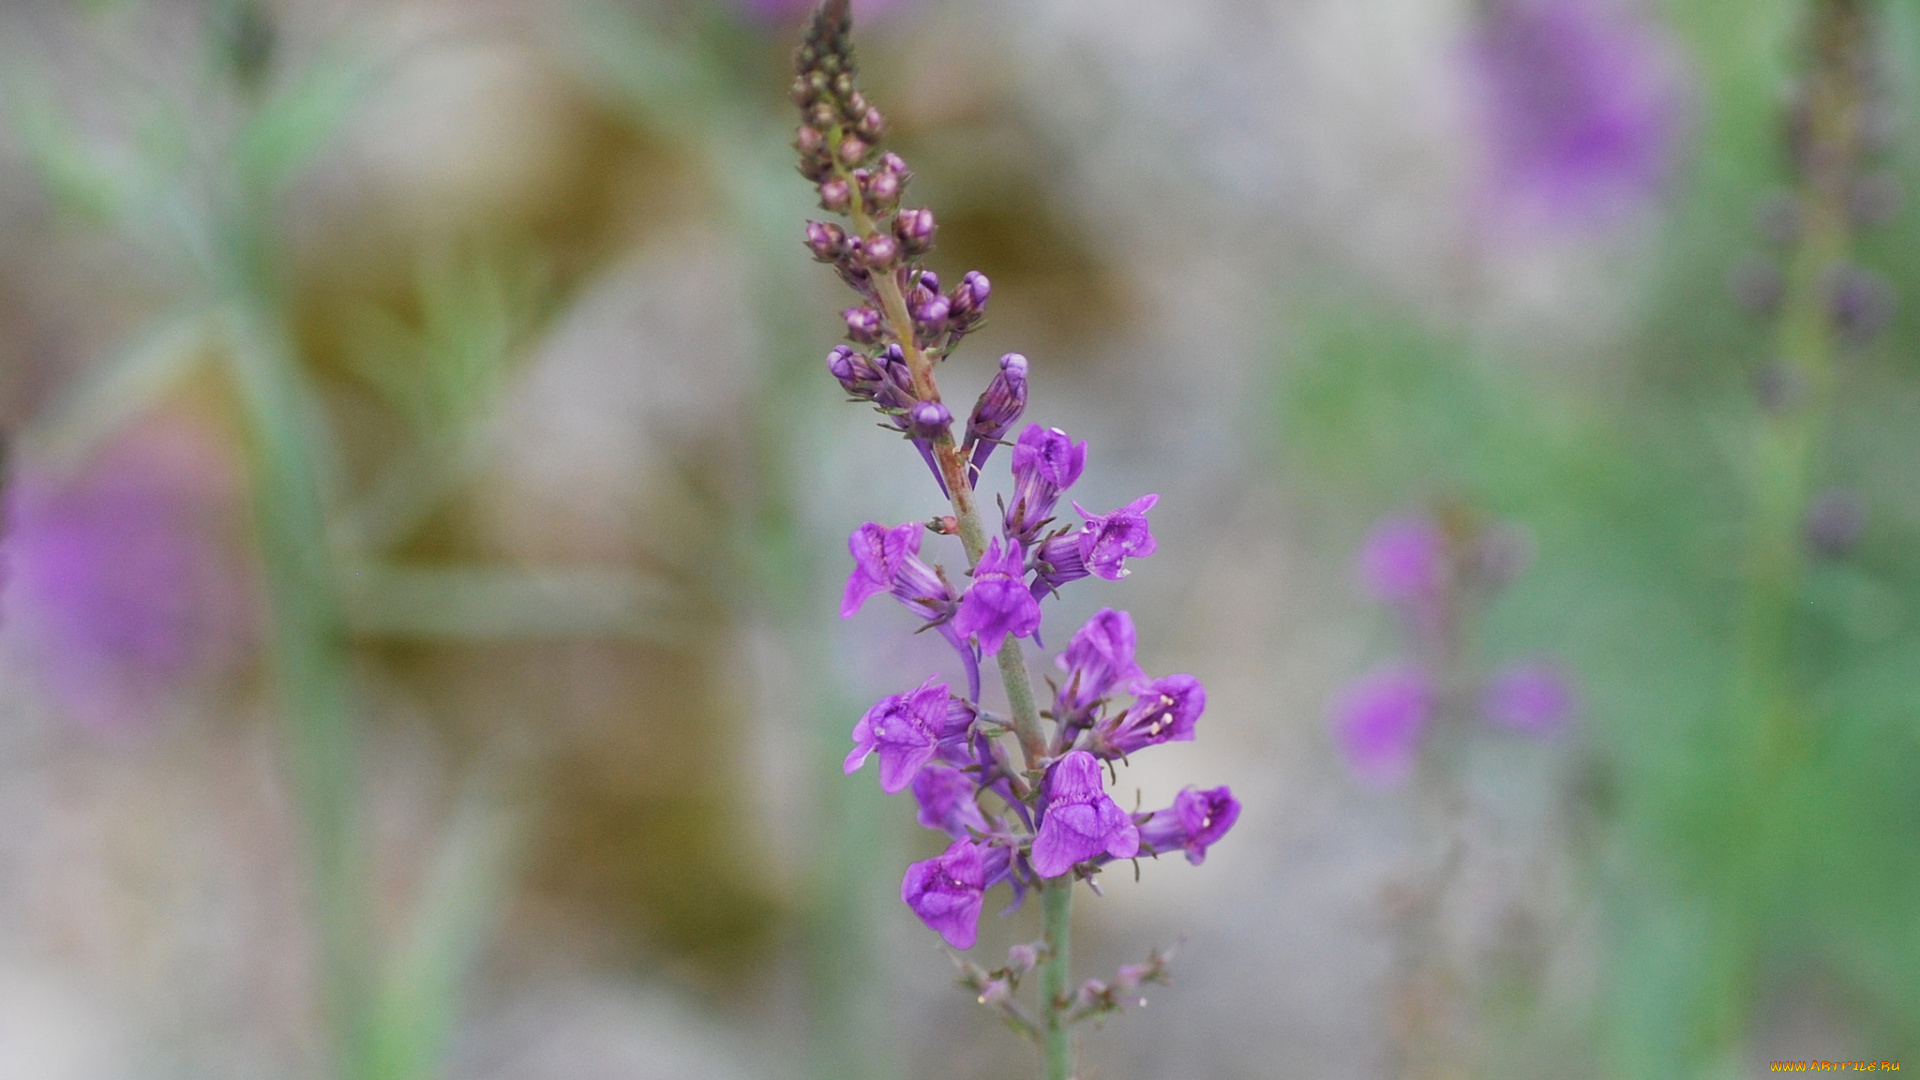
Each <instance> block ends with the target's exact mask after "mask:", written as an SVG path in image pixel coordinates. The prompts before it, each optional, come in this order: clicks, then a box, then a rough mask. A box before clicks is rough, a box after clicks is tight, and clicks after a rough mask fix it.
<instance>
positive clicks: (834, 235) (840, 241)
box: [807, 221, 847, 263]
mask: <svg viewBox="0 0 1920 1080" xmlns="http://www.w3.org/2000/svg"><path fill="white" fill-rule="evenodd" d="M807 250H808V251H811V252H813V258H814V261H815V262H823V263H832V262H839V261H840V259H841V258H842V257H843V256H845V255H846V253H847V231H846V230H845V229H842V228H841V227H840V226H838V225H829V224H826V223H824V222H819V221H809V222H807Z"/></svg>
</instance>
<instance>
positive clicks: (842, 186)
mask: <svg viewBox="0 0 1920 1080" xmlns="http://www.w3.org/2000/svg"><path fill="white" fill-rule="evenodd" d="M852 206H853V188H852V187H851V186H849V185H848V184H847V182H846V181H845V180H842V179H840V178H839V177H837V176H836V177H832V178H831V179H827V180H822V181H820V209H822V210H827V211H830V212H832V213H835V214H844V213H846V212H847V210H848V209H849V208H850V207H852Z"/></svg>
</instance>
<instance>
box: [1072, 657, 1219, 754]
mask: <svg viewBox="0 0 1920 1080" xmlns="http://www.w3.org/2000/svg"><path fill="white" fill-rule="evenodd" d="M1134 697H1135V700H1134V703H1133V707H1132V708H1130V709H1128V710H1127V711H1126V712H1125V713H1122V714H1121V715H1120V716H1119V717H1118V718H1115V719H1109V720H1108V721H1107V722H1105V723H1103V724H1101V725H1100V726H1099V727H1098V728H1097V729H1096V730H1095V732H1094V735H1095V739H1094V742H1095V745H1096V746H1097V747H1098V749H1099V753H1100V754H1101V756H1102V757H1124V756H1126V755H1128V754H1131V753H1133V752H1135V751H1136V750H1140V749H1143V748H1145V747H1148V746H1158V745H1160V744H1161V743H1165V742H1191V741H1192V740H1193V728H1194V725H1195V724H1196V723H1198V722H1199V720H1200V714H1201V713H1203V712H1205V711H1207V689H1206V687H1204V686H1201V685H1200V680H1199V679H1196V678H1194V677H1193V676H1191V675H1169V676H1167V677H1166V678H1164V679H1155V680H1153V681H1152V682H1150V683H1148V684H1147V685H1145V686H1143V687H1141V688H1140V689H1139V690H1138V691H1137V692H1136V693H1135V695H1134Z"/></svg>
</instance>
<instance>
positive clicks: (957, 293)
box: [947, 270, 993, 345]
mask: <svg viewBox="0 0 1920 1080" xmlns="http://www.w3.org/2000/svg"><path fill="white" fill-rule="evenodd" d="M992 295H993V283H992V282H991V281H988V280H987V275H985V274H983V273H981V272H980V271H978V270H969V271H967V273H966V276H965V277H962V278H961V279H960V284H958V285H955V286H954V287H953V291H952V292H951V293H948V294H947V311H948V316H947V317H948V319H949V325H950V326H951V327H952V331H953V336H952V337H951V338H949V339H948V341H947V344H949V345H952V344H955V343H957V342H958V341H959V340H960V339H961V338H962V337H964V336H966V335H967V334H969V333H971V332H972V331H973V330H974V328H975V327H977V326H979V325H980V321H981V320H982V319H984V318H986V315H987V298H988V297H990V296H992Z"/></svg>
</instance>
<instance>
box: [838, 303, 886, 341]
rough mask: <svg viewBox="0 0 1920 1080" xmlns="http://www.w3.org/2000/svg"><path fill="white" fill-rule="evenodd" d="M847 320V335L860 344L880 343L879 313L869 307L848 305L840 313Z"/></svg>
mask: <svg viewBox="0 0 1920 1080" xmlns="http://www.w3.org/2000/svg"><path fill="white" fill-rule="evenodd" d="M840 314H841V315H842V316H843V317H844V318H845V319H846V320H847V336H848V337H849V338H852V339H853V340H854V341H857V342H859V343H860V344H862V345H877V344H879V343H880V330H881V325H882V324H881V322H880V313H879V312H878V311H875V310H874V309H872V308H870V307H850V308H848V309H847V310H845V311H843V312H841V313H840Z"/></svg>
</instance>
